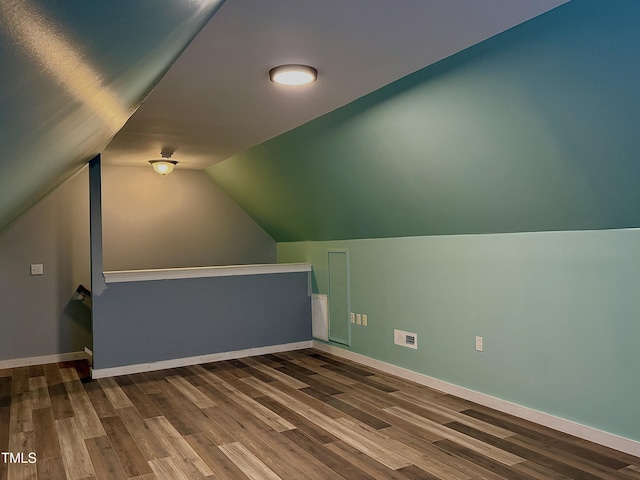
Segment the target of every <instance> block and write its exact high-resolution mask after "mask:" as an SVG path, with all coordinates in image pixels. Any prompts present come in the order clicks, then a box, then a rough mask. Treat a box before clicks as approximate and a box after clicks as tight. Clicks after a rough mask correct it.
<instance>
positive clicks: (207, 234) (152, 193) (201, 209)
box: [102, 165, 276, 271]
mask: <svg viewBox="0 0 640 480" xmlns="http://www.w3.org/2000/svg"><path fill="white" fill-rule="evenodd" d="M102 195H103V197H102V208H103V210H102V212H103V242H104V268H105V270H107V271H109V270H136V269H146V268H172V267H192V266H208V265H233V264H252V263H276V243H275V241H274V240H273V239H272V238H271V237H270V236H269V235H268V234H267V233H265V231H264V230H263V229H262V228H261V227H260V226H258V224H256V223H255V222H254V221H253V220H252V219H251V217H249V216H248V215H247V214H246V213H245V212H244V211H243V210H242V209H241V208H240V207H238V206H237V205H236V203H235V202H234V201H233V200H231V199H230V198H229V197H228V196H227V194H225V193H224V192H223V191H222V190H221V189H220V188H219V187H218V186H217V185H216V184H215V183H214V182H212V181H211V179H210V178H209V177H208V176H207V174H206V173H204V172H203V171H196V170H185V169H180V168H179V167H178V168H176V169H175V170H174V171H173V172H172V173H171V174H170V175H167V176H165V177H163V176H160V175H158V174H157V173H155V172H154V171H153V169H152V168H151V166H149V167H145V168H142V167H119V166H104V165H103V168H102Z"/></svg>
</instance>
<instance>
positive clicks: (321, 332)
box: [311, 293, 329, 342]
mask: <svg viewBox="0 0 640 480" xmlns="http://www.w3.org/2000/svg"><path fill="white" fill-rule="evenodd" d="M311 322H312V325H311V331H312V335H313V338H317V339H318V340H324V341H325V342H328V341H329V315H328V314H327V296H326V295H321V294H318V293H314V294H312V295H311Z"/></svg>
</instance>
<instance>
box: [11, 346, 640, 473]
mask: <svg viewBox="0 0 640 480" xmlns="http://www.w3.org/2000/svg"><path fill="white" fill-rule="evenodd" d="M86 372H87V370H86V365H85V364H83V363H82V362H65V363H59V364H52V365H44V366H33V367H24V368H15V369H5V370H0V451H2V452H11V453H13V454H17V453H23V454H24V460H23V461H24V463H11V462H8V458H7V461H6V462H5V461H2V460H3V458H0V480H22V479H39V480H44V479H52V480H58V479H60V480H64V479H71V480H89V479H106V480H134V479H135V480H181V479H229V480H234V479H235V480H240V479H245V480H246V479H252V480H263V479H267V480H269V479H274V480H277V479H295V480H297V479H317V480H320V479H346V480H360V479H362V480H364V479H397V480H407V479H447V480H448V479H455V480H466V479H490V480H491V479H496V480H497V479H507V480H524V479H567V478H572V479H581V480H582V479H584V480H596V479H606V480H633V479H636V480H638V479H640V458H638V457H633V456H631V455H627V454H624V453H621V452H617V451H615V450H611V449H608V448H605V447H602V446H598V445H595V444H592V443H589V442H587V441H585V440H581V439H577V438H574V437H571V436H569V435H565V434H562V433H558V432H555V431H553V430H550V429H547V428H545V427H542V426H539V425H535V424H532V423H529V422H526V421H524V420H521V419H518V418H515V417H511V416H509V415H505V414H502V413H499V412H496V411H494V410H491V409H488V408H485V407H482V406H480V405H477V404H474V403H471V402H467V401H465V400H461V399H459V398H456V397H452V396H450V395H445V394H443V393H440V392H437V391H434V390H431V389H429V388H426V387H423V386H420V385H417V384H415V383H412V382H409V381H405V380H403V379H400V378H397V377H393V376H391V375H387V374H385V373H382V372H379V371H377V370H374V369H371V368H368V367H363V366H360V365H357V364H353V363H350V362H348V361H345V360H342V359H339V358H337V357H333V356H331V355H328V354H324V353H321V352H319V351H316V350H303V351H296V352H288V353H282V354H277V355H265V356H261V357H252V358H246V359H242V360H233V361H224V362H216V363H209V364H205V365H198V366H193V367H184V368H176V369H170V370H163V371H158V372H149V373H146V374H136V375H126V376H121V377H115V378H110V379H101V380H95V381H86V379H84V380H85V381H83V377H86ZM29 452H35V453H36V455H37V462H35V463H28V454H29Z"/></svg>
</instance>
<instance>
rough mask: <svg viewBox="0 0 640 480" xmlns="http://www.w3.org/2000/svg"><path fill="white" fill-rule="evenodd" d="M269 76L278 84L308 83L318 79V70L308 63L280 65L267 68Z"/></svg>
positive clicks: (298, 84)
mask: <svg viewBox="0 0 640 480" xmlns="http://www.w3.org/2000/svg"><path fill="white" fill-rule="evenodd" d="M269 78H270V79H271V81H272V82H273V83H277V84H278V85H287V86H300V85H308V84H310V83H313V82H315V81H316V80H317V79H318V70H316V69H315V68H313V67H310V66H308V65H280V66H278V67H273V68H272V69H271V70H269Z"/></svg>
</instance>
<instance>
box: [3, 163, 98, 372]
mask: <svg viewBox="0 0 640 480" xmlns="http://www.w3.org/2000/svg"><path fill="white" fill-rule="evenodd" d="M88 196H89V185H88V174H87V168H86V167H85V168H83V169H82V170H81V171H80V172H79V173H78V174H76V175H75V176H73V177H72V178H70V179H69V180H67V181H66V182H65V183H63V184H62V185H60V186H59V187H58V188H57V189H56V190H54V191H53V192H51V193H50V194H49V195H47V196H46V197H44V198H43V199H42V200H41V201H40V202H38V203H37V204H36V205H34V206H33V207H32V208H31V209H29V210H28V211H27V212H25V213H24V214H23V215H21V216H20V217H19V218H18V219H17V220H15V221H14V222H13V223H11V224H10V225H8V226H7V227H5V228H4V229H3V230H2V231H0V329H1V332H2V333H1V334H0V360H9V359H17V358H26V357H34V356H41V355H52V354H58V353H68V352H75V351H80V350H82V349H83V347H85V346H88V347H91V313H90V310H89V308H88V307H86V306H85V305H84V304H82V303H81V302H79V301H76V300H73V299H72V297H73V294H74V292H75V290H76V287H77V286H78V284H84V285H85V286H86V287H87V288H90V286H91V283H90V280H91V279H90V266H89V204H88ZM32 263H42V264H44V275H42V276H31V275H30V269H29V266H30V264H32Z"/></svg>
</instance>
